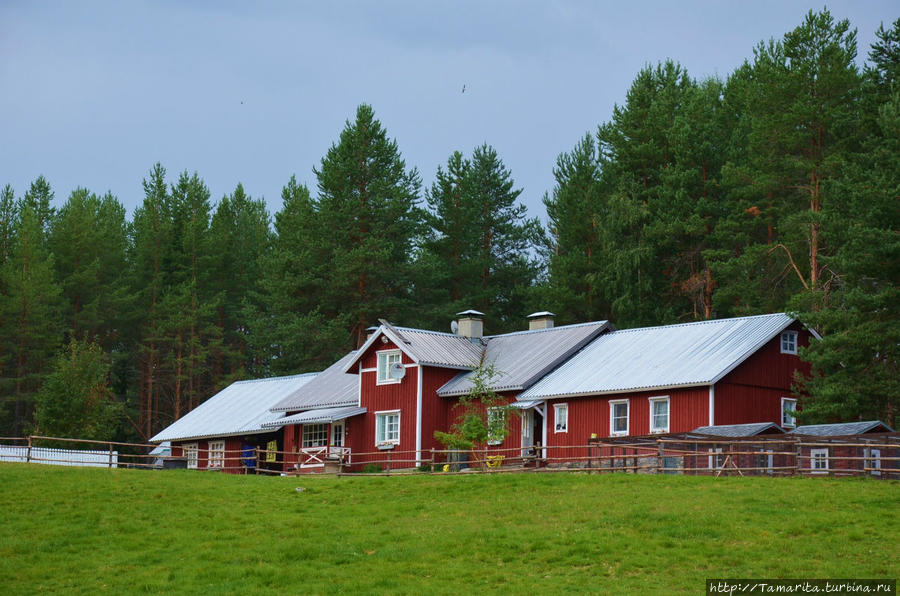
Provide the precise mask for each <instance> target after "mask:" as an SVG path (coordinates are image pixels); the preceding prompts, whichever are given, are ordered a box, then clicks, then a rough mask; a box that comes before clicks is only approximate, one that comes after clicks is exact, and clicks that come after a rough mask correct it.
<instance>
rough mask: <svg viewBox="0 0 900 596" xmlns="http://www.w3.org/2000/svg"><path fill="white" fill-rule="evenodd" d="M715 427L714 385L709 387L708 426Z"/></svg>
mask: <svg viewBox="0 0 900 596" xmlns="http://www.w3.org/2000/svg"><path fill="white" fill-rule="evenodd" d="M715 425H716V385H715V384H712V385H710V386H709V426H715Z"/></svg>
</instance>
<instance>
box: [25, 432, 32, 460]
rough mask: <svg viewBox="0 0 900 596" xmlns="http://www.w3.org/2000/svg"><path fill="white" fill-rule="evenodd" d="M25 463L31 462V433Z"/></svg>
mask: <svg viewBox="0 0 900 596" xmlns="http://www.w3.org/2000/svg"><path fill="white" fill-rule="evenodd" d="M25 463H26V464H30V463H31V435H28V449H27V450H26V451H25Z"/></svg>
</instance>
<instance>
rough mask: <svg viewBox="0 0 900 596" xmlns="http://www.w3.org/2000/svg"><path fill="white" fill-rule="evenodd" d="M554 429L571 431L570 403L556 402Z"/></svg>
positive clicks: (554, 407)
mask: <svg viewBox="0 0 900 596" xmlns="http://www.w3.org/2000/svg"><path fill="white" fill-rule="evenodd" d="M553 420H554V422H555V423H554V425H553V430H554V432H558V433H566V432H569V404H555V405H554V406H553Z"/></svg>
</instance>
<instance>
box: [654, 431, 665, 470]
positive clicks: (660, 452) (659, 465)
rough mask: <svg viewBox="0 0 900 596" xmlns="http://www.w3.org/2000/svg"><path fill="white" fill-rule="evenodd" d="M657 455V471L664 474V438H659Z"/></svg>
mask: <svg viewBox="0 0 900 596" xmlns="http://www.w3.org/2000/svg"><path fill="white" fill-rule="evenodd" d="M656 444H657V456H656V473H657V474H662V471H663V453H665V448H664V447H663V440H662V439H657V441H656Z"/></svg>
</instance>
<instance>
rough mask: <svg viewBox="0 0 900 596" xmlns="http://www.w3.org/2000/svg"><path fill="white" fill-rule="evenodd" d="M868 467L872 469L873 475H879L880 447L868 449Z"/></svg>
mask: <svg viewBox="0 0 900 596" xmlns="http://www.w3.org/2000/svg"><path fill="white" fill-rule="evenodd" d="M868 467H869V468H874V469H873V470H872V475H873V476H881V449H870V450H869V465H868Z"/></svg>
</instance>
